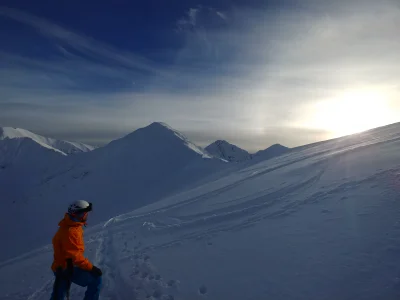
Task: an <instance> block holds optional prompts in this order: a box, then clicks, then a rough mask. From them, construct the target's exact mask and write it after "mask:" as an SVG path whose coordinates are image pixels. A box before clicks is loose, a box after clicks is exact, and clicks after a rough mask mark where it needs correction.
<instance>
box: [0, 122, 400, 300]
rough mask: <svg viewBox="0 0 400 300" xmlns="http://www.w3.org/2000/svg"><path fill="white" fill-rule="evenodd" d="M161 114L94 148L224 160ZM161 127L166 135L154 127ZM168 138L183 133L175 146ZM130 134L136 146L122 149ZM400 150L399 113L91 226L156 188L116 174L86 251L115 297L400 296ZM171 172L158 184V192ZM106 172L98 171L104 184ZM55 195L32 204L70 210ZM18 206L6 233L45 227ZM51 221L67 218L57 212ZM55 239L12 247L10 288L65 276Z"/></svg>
mask: <svg viewBox="0 0 400 300" xmlns="http://www.w3.org/2000/svg"><path fill="white" fill-rule="evenodd" d="M159 126H160V125H156V126H154V127H155V128H153V129H151V130H149V129H143V130H141V131H140V132H139V133H136V134H135V133H133V134H132V135H129V136H127V137H126V138H123V139H121V140H118V141H116V142H113V144H114V146H113V147H112V148H110V149H109V150H107V151H105V150H104V149H103V150H102V151H100V149H99V150H95V151H93V152H89V153H85V154H84V155H83V156H87V157H90V156H92V155H93V154H94V153H96V152H97V153H101V154H98V155H99V157H98V158H97V160H93V161H92V162H91V163H95V162H98V163H101V161H100V160H99V159H100V158H102V159H104V160H107V159H108V158H109V159H110V160H111V159H115V160H116V161H117V162H118V158H119V155H121V157H123V158H124V160H125V159H126V160H128V161H125V162H126V164H130V162H129V160H130V157H137V155H139V154H140V155H141V154H143V155H146V157H145V158H146V160H148V159H150V160H151V161H152V160H153V159H155V160H157V161H158V162H161V161H163V159H166V158H167V156H166V154H167V153H175V154H177V153H182V154H183V153H185V156H187V157H192V158H191V159H188V160H187V163H189V164H190V162H192V161H193V160H195V161H197V162H199V161H201V160H204V161H206V162H212V161H213V160H212V159H206V158H203V154H202V152H201V151H199V153H197V151H193V152H194V153H192V152H189V151H188V150H187V149H190V148H188V146H187V145H186V144H185V142H184V140H182V139H180V138H179V137H175V138H174V137H173V135H174V133H173V132H171V131H168V130H167V129H163V128H160V127H159ZM154 131H156V132H158V133H157V134H156V135H154V136H148V134H147V133H146V132H152V133H154ZM152 135H153V134H152ZM158 138H161V139H162V140H163V141H164V142H166V141H168V142H171V143H173V144H174V145H173V146H171V147H170V146H166V148H164V147H163V146H162V145H160V144H158V143H157V139H158ZM138 144H141V146H139V145H138ZM127 145H130V147H129V148H130V149H121V148H123V147H124V146H127ZM146 145H148V146H152V147H151V149H152V152H151V153H149V154H146V153H143V151H144V150H145V149H146V148H147V147H146ZM132 146H135V147H134V148H136V147H137V146H138V147H139V148H141V150H133V149H131V148H132ZM114 147H115V148H114ZM106 148H107V147H106ZM117 149H118V151H117ZM107 153H108V154H107ZM130 153H131V154H130ZM108 155H110V157H108ZM83 156H80V155H78V156H77V158H79V157H83ZM79 159H82V158H79ZM192 159H193V160H192ZM138 160H140V159H137V160H135V162H137V163H140V162H139V161H138ZM399 162H400V124H395V125H391V126H388V127H384V128H379V129H376V130H373V131H369V132H365V133H362V134H357V135H353V136H349V137H345V138H339V139H335V140H330V141H326V142H321V143H318V144H313V145H310V146H308V147H301V148H300V147H299V148H295V149H291V150H290V151H289V152H286V153H285V154H284V155H281V156H276V157H274V158H272V159H269V160H261V161H259V162H256V163H255V164H251V165H247V164H225V165H230V169H229V172H226V173H224V174H221V175H220V177H219V178H216V179H215V180H212V181H209V182H205V183H204V182H203V183H202V184H200V185H196V186H194V187H192V188H188V189H186V190H181V191H180V192H178V193H172V194H171V195H170V196H168V197H164V198H163V199H161V200H160V201H157V202H153V203H151V204H148V205H145V206H142V207H140V208H138V209H135V210H133V211H129V210H126V211H125V212H124V213H119V214H116V215H115V216H113V217H112V218H109V219H108V220H107V221H106V222H102V223H100V224H98V226H91V224H93V223H95V222H93V219H94V218H95V216H96V214H104V211H103V210H105V209H109V208H111V209H112V206H113V205H114V201H116V200H118V198H119V197H124V198H123V199H124V201H126V202H128V201H133V200H134V199H137V198H140V195H141V193H142V192H143V191H144V190H139V189H138V190H136V189H134V188H132V190H131V193H130V194H129V195H122V194H119V190H118V189H117V187H115V186H113V187H112V189H111V191H110V195H114V197H112V199H111V200H110V201H108V206H105V207H97V208H96V204H97V202H98V199H95V198H94V199H93V202H94V205H95V206H94V211H93V213H92V215H90V219H89V227H88V229H87V230H86V231H85V239H86V255H87V256H88V257H89V259H90V260H91V261H92V262H93V263H94V264H96V265H97V266H99V267H100V268H101V269H102V270H103V274H104V275H103V277H104V280H103V283H104V285H103V288H102V291H101V295H102V297H105V298H109V299H205V298H206V299H209V300H219V299H229V300H242V299H299V300H318V299H327V300H336V299H366V300H373V299H397V298H398V296H399V278H398V277H399V274H398V273H399V265H400V256H399V255H398V252H399V245H400V224H399V216H400V213H399V212H400V201H398V200H399V199H400V164H399ZM165 163H166V164H168V162H165ZM107 164H108V163H107ZM110 164H111V162H110ZM233 165H234V166H233ZM241 166H243V167H242V168H239V167H241ZM108 168H109V169H108V171H109V172H110V176H111V175H112V176H115V177H119V175H120V174H119V173H118V172H123V171H126V172H128V170H126V169H121V168H122V167H121V166H120V165H119V166H118V167H116V169H112V168H111V165H109V166H108ZM127 168H128V166H127ZM235 168H237V171H236V172H232V169H235ZM179 169H181V168H179ZM96 170H97V169H96ZM94 171H95V170H93V172H94ZM131 172H132V171H129V173H127V174H126V175H128V176H129V175H130V174H132V173H131ZM173 173H174V172H172V174H173ZM170 174H171V173H170ZM105 175H107V174H105ZM90 176H91V174H90V173H89V174H88V175H87V176H85V177H83V179H80V178H79V179H76V182H80V181H82V182H84V181H85V180H88V179H89V178H90ZM110 176H109V175H107V176H106V177H105V178H107V179H110ZM164 178H165V177H164ZM177 179H178V178H177ZM180 179H184V177H183V176H181V177H180ZM131 183H132V184H134V181H132V182H131ZM160 183H161V184H162V181H158V182H153V183H152V184H148V185H147V190H148V192H149V193H151V192H152V191H153V190H157V189H158V188H159V187H160V186H159V184H160ZM106 184H107V182H98V188H99V189H102V185H106ZM113 184H114V183H113ZM125 184H126V183H123V185H125ZM48 188H54V186H53V185H49V186H48ZM102 191H104V190H102ZM52 200H53V201H52V202H49V205H50V204H51V205H53V206H52V208H51V209H49V210H48V211H42V209H43V206H41V205H40V206H37V207H35V209H34V210H33V209H32V210H31V213H32V214H35V215H39V216H40V218H41V219H46V218H49V217H51V218H53V217H54V215H55V214H57V215H58V217H59V218H61V216H62V211H60V210H57V209H55V208H56V207H57V205H59V203H58V202H57V201H58V200H59V199H57V198H54V199H52ZM55 200H57V201H55ZM94 200H96V201H94ZM54 207H55V208H54ZM3 208H4V209H6V210H7V212H8V214H9V215H13V214H14V213H15V212H14V211H10V207H9V206H7V205H4V206H3ZM44 208H46V206H44ZM13 216H14V218H13V219H9V222H8V223H7V224H6V226H1V227H0V228H6V234H7V233H8V232H9V231H10V232H13V233H15V235H17V233H18V234H23V235H24V236H29V235H31V234H35V233H36V231H38V230H39V229H45V227H39V228H38V225H37V224H34V225H31V226H28V224H26V225H25V232H22V233H21V232H15V230H16V229H15V227H16V226H18V225H19V224H20V223H23V222H22V221H23V219H19V218H16V217H15V215H13ZM17 217H18V216H17ZM53 219H54V218H53ZM0 220H1V218H0ZM21 220H22V221H21ZM18 221H20V222H18ZM51 221H52V222H53V221H54V220H51ZM30 224H31V223H30ZM47 226H50V227H52V229H53V232H54V231H55V230H56V229H57V225H56V223H48V224H47ZM2 238H3V239H4V240H5V241H7V242H6V244H7V245H6V247H2V248H11V249H12V250H15V238H16V237H15V236H11V237H8V236H6V237H4V234H3V231H2ZM50 240H51V237H50V236H49V237H48V240H47V242H46V243H45V244H43V246H42V247H40V248H37V249H32V245H29V246H28V247H26V249H25V250H26V253H25V254H24V255H21V256H17V257H14V258H13V259H9V260H6V259H5V258H4V256H0V257H1V258H0V260H1V262H0V298H1V299H13V300H22V299H35V300H42V299H49V295H50V293H51V290H52V284H53V280H54V276H53V274H52V273H51V272H49V264H50V262H51V261H52V248H51V246H49V245H48V244H49V243H50ZM32 274H35V276H32ZM338 287H340V288H338ZM83 296H84V289H82V288H80V287H77V286H76V285H73V287H72V290H71V298H72V299H82V298H83Z"/></svg>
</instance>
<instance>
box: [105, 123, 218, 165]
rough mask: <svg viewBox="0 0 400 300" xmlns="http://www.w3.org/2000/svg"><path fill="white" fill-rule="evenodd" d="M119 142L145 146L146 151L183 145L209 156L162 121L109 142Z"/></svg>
mask: <svg viewBox="0 0 400 300" xmlns="http://www.w3.org/2000/svg"><path fill="white" fill-rule="evenodd" d="M120 143H124V147H130V146H134V147H137V145H142V146H146V148H147V149H148V150H146V151H150V150H149V149H155V148H165V147H166V146H168V148H170V149H171V150H172V149H180V148H181V146H185V147H186V148H189V149H190V150H192V151H194V152H196V153H197V154H200V155H201V156H202V157H203V158H211V157H210V156H209V155H208V154H207V153H206V152H205V151H204V150H203V149H202V148H201V147H199V146H197V145H195V144H194V143H193V142H191V141H190V140H189V139H188V138H187V137H186V136H184V135H183V134H182V133H181V132H179V131H177V130H175V129H173V128H172V127H171V126H169V125H168V124H166V123H162V122H154V123H151V124H150V125H148V126H146V127H143V128H139V129H137V130H135V131H133V132H132V133H130V134H128V135H126V136H125V137H123V138H121V139H119V140H115V141H113V142H111V143H110V144H120Z"/></svg>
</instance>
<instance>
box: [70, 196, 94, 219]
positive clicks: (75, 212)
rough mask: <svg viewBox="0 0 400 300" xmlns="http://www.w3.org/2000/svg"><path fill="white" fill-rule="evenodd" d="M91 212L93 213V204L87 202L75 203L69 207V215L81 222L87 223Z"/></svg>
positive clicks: (79, 201)
mask: <svg viewBox="0 0 400 300" xmlns="http://www.w3.org/2000/svg"><path fill="white" fill-rule="evenodd" d="M90 211H92V203H90V202H87V201H85V200H78V201H75V202H73V203H71V204H70V206H69V207H68V214H69V215H70V217H72V218H73V219H76V220H78V221H80V222H86V220H87V216H88V213H89V212H90Z"/></svg>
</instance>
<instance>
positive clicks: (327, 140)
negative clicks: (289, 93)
mask: <svg viewBox="0 0 400 300" xmlns="http://www.w3.org/2000/svg"><path fill="white" fill-rule="evenodd" d="M154 123H157V124H161V125H166V128H167V129H172V130H177V131H178V132H180V133H183V134H184V135H185V137H187V138H188V139H189V141H190V142H193V143H194V144H195V145H196V146H200V147H201V148H203V149H205V148H206V147H207V146H210V145H211V144H214V143H215V142H218V141H225V142H228V143H229V144H232V145H234V146H236V147H239V148H240V149H242V150H245V151H247V152H248V153H249V154H256V153H257V152H258V151H263V150H266V149H268V148H270V147H272V146H275V145H281V146H284V147H287V148H288V149H296V148H302V147H306V146H311V145H313V144H319V143H324V142H329V141H332V140H335V139H340V138H345V137H348V136H354V135H357V134H362V133H365V132H368V131H371V130H375V129H380V128H384V127H388V126H392V125H396V124H400V122H396V123H390V124H387V125H383V126H378V127H374V128H370V129H367V130H364V131H361V132H357V133H352V134H349V135H343V136H339V137H335V138H330V139H326V140H321V141H316V142H312V143H308V144H302V145H298V146H295V147H288V146H287V145H284V144H282V143H280V142H279V141H278V142H276V143H273V144H271V145H268V146H267V147H265V148H260V149H256V150H255V151H250V150H248V149H246V148H244V147H241V146H240V145H237V144H235V143H232V142H231V141H229V140H227V139H223V138H222V139H219V140H213V141H211V142H208V143H206V144H200V143H197V142H195V141H194V140H193V139H191V137H190V136H188V135H187V134H186V133H185V132H184V131H181V130H178V129H177V128H173V127H171V126H170V125H169V124H167V123H165V122H160V121H153V122H151V123H150V124H147V125H146V126H143V127H139V128H136V129H133V130H131V131H129V132H126V133H124V134H123V135H121V136H118V137H116V138H115V139H112V140H110V141H108V142H107V143H104V144H97V145H96V144H90V143H85V142H84V141H79V140H68V139H62V138H59V137H56V136H48V135H44V134H41V133H40V132H34V131H31V130H30V129H28V128H21V127H11V126H2V125H1V124H0V128H5V127H11V128H13V129H23V130H27V131H30V132H31V133H33V134H38V135H41V136H43V137H46V138H53V139H56V140H63V141H67V142H79V143H83V144H85V145H87V146H94V147H96V148H101V147H104V146H107V144H108V143H110V142H112V141H114V140H118V139H122V138H124V137H126V136H127V135H129V134H131V133H133V132H135V131H136V130H138V129H141V128H145V127H148V126H150V125H152V124H154Z"/></svg>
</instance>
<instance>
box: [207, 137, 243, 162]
mask: <svg viewBox="0 0 400 300" xmlns="http://www.w3.org/2000/svg"><path fill="white" fill-rule="evenodd" d="M205 150H206V151H207V152H208V153H210V154H211V155H213V156H215V157H218V158H221V159H224V160H226V161H230V162H241V161H245V160H249V159H251V155H250V154H249V153H248V152H247V151H246V150H243V149H241V148H239V147H237V146H235V145H232V144H230V143H228V142H227V141H221V140H218V141H215V142H214V143H212V144H210V145H208V146H207V147H206V148H205Z"/></svg>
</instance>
